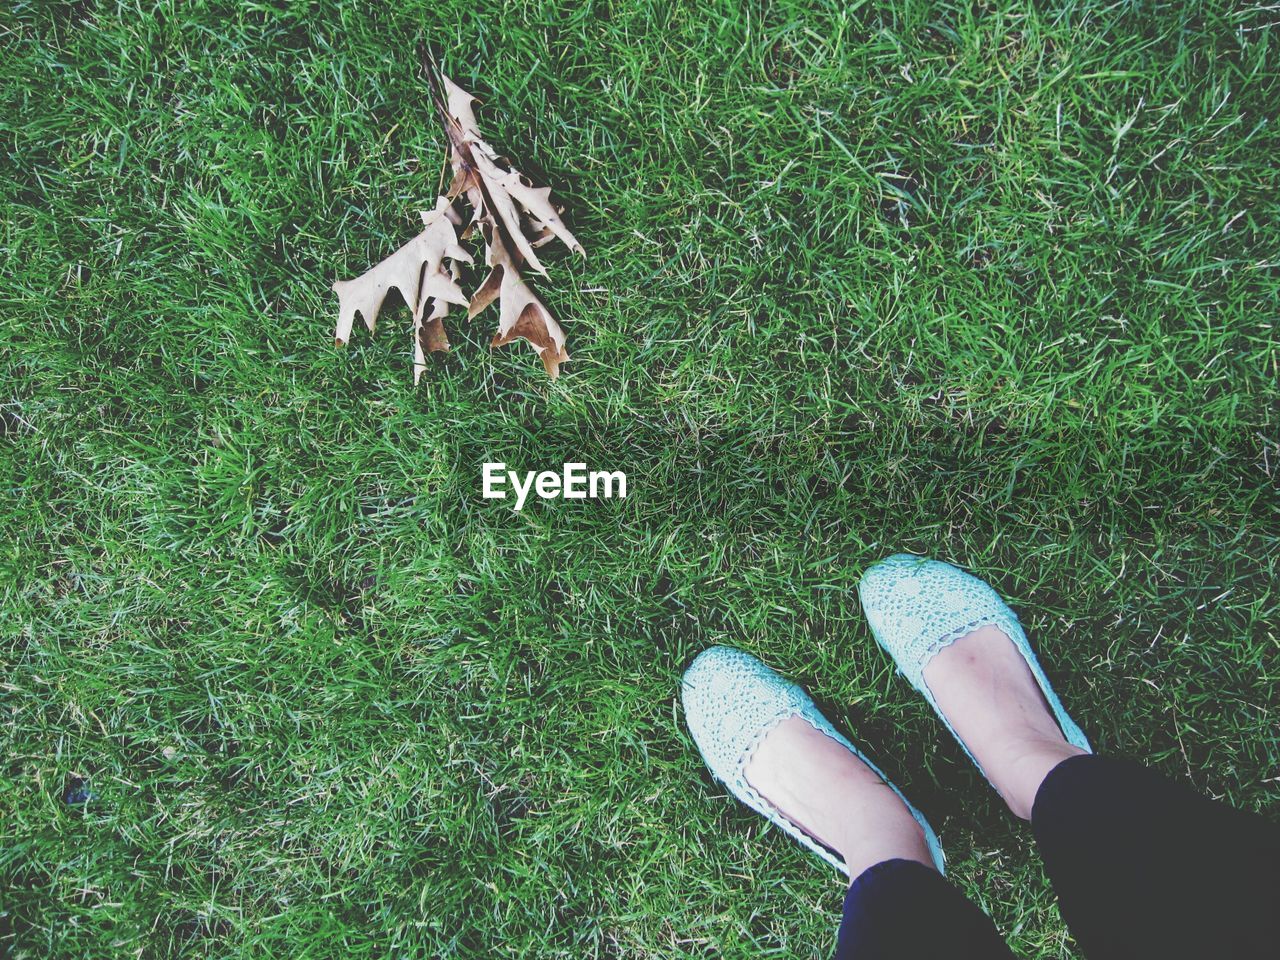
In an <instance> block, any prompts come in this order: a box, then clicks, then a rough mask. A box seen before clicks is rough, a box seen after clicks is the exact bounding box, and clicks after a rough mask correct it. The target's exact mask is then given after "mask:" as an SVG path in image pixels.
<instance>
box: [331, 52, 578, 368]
mask: <svg viewBox="0 0 1280 960" xmlns="http://www.w3.org/2000/svg"><path fill="white" fill-rule="evenodd" d="M430 69H431V71H432V74H433V79H434V81H435V94H436V96H435V100H436V105H437V108H438V109H439V111H440V113H441V115H442V117H443V119H444V125H445V130H446V133H447V135H448V139H449V148H450V149H449V159H450V165H451V167H452V169H453V174H454V177H453V183H452V185H451V186H450V188H449V192H448V194H447V195H446V196H442V197H439V198H437V200H436V207H435V209H434V210H432V211H430V212H426V213H423V214H422V220H423V226H424V229H423V231H422V233H420V234H418V236H416V237H414V238H413V239H412V240H410V241H409V242H408V243H407V244H405V245H404V246H403V247H401V248H400V249H399V250H397V251H396V252H395V253H393V254H392V255H391V256H389V257H388V258H387V259H386V260H383V261H382V262H381V263H379V264H378V265H377V266H375V267H373V268H372V269H371V270H369V271H367V272H366V273H364V274H363V275H361V276H360V277H357V278H356V279H355V280H345V281H338V282H337V283H335V284H334V285H333V289H334V290H335V291H336V292H337V294H338V300H339V311H338V312H339V318H338V327H337V330H336V331H335V334H334V339H335V341H336V342H337V343H338V344H339V345H341V344H343V343H346V342H347V340H348V339H349V338H350V335H351V327H352V325H353V323H354V321H355V315H356V314H357V313H359V314H360V315H361V316H363V317H364V320H365V323H366V324H367V325H368V327H369V330H370V332H371V333H372V332H373V330H374V325H375V323H376V321H377V317H378V311H379V309H380V308H381V306H382V303H383V301H384V299H385V298H386V295H387V293H388V292H389V291H390V290H391V289H392V288H393V287H394V288H396V289H398V290H399V291H400V293H401V295H402V296H403V297H404V299H405V302H406V303H407V304H409V306H410V308H411V309H412V311H413V365H414V383H417V382H418V379H419V377H421V375H422V371H423V370H424V369H425V365H426V354H428V353H430V352H432V351H435V350H447V349H448V347H449V340H448V336H447V334H446V332H445V329H444V323H443V321H444V319H445V318H446V317H447V316H448V315H449V308H450V305H459V306H467V308H468V310H467V315H468V317H469V318H470V317H474V316H476V315H477V314H478V313H480V312H481V311H483V310H484V309H485V307H487V306H489V305H490V304H491V303H493V302H494V301H495V300H497V301H498V332H497V334H496V335H495V336H494V338H493V340H492V342H491V346H495V347H500V346H503V345H505V344H507V343H510V342H511V341H512V340H515V339H523V340H525V341H527V342H528V343H530V344H531V345H532V346H533V348H534V349H535V350H536V351H537V352H538V355H539V357H540V358H541V359H542V363H543V366H544V367H545V368H546V371H547V373H548V374H549V375H550V376H551V377H552V378H553V379H554V378H555V377H557V376H558V375H559V371H560V364H562V363H564V362H565V361H567V360H568V359H569V354H568V351H567V350H566V349H565V336H564V331H563V330H561V328H560V325H559V323H557V322H556V319H555V317H554V316H553V315H552V313H551V311H550V310H548V309H547V306H546V304H544V303H543V302H542V301H541V300H540V299H539V298H538V297H537V295H536V294H535V293H534V292H533V290H532V289H531V288H530V287H529V285H528V283H526V282H525V279H524V277H523V276H522V272H523V271H524V270H525V269H526V268H527V269H529V270H532V271H533V272H535V273H539V274H542V275H543V276H545V275H546V272H547V271H546V268H545V267H544V266H543V264H542V262H541V261H540V260H539V259H538V255H537V253H536V252H535V250H536V248H538V247H541V246H543V245H544V244H546V243H548V242H550V241H551V240H552V239H555V238H559V239H560V240H561V241H562V242H563V243H564V244H565V246H567V247H568V248H569V249H570V250H572V251H574V252H576V253H579V254H582V255H583V256H585V255H586V252H585V251H584V250H583V248H582V244H580V243H579V242H578V240H577V238H576V237H574V235H573V233H572V232H570V230H569V228H568V227H567V226H566V225H565V223H564V220H563V219H562V218H561V213H562V212H563V208H561V207H558V206H556V205H555V204H554V203H553V202H552V200H551V190H550V188H547V187H537V186H535V185H534V183H533V181H531V180H530V179H529V178H528V177H527V176H525V175H524V174H523V173H521V172H520V170H518V169H517V168H516V167H515V166H514V165H513V164H512V163H511V161H510V160H508V159H507V158H505V157H502V156H499V155H498V153H497V152H496V151H495V150H494V149H493V148H492V147H491V146H490V145H489V144H488V143H487V142H486V141H485V140H484V138H483V137H482V136H481V135H480V131H479V128H478V126H477V124H476V118H475V110H474V106H473V105H474V104H476V103H478V102H479V101H478V100H477V99H476V98H475V97H474V96H472V95H471V94H470V93H468V92H467V91H466V90H463V89H462V88H461V87H460V86H458V85H457V84H456V83H454V82H453V81H452V80H451V79H449V77H447V76H445V75H444V73H442V72H440V71H439V70H438V69H437V68H435V65H434V63H432V64H431V65H430ZM460 196H465V198H466V201H467V203H468V204H469V205H470V207H471V219H470V220H469V221H468V222H467V223H466V224H465V225H464V224H463V219H462V216H461V215H460V214H459V212H458V209H457V207H456V206H455V205H454V204H455V201H456V200H457V199H458V198H459V197H460ZM459 227H461V228H462V230H461V233H459V232H458V228H459ZM476 232H479V233H480V234H481V236H482V237H483V239H484V244H485V265H486V266H487V267H488V268H489V273H488V275H487V276H486V277H485V279H484V280H483V281H482V282H481V284H480V286H479V287H478V288H477V289H476V292H475V293H474V294H473V295H472V296H471V297H470V298H469V299H468V298H467V297H466V296H465V295H464V294H463V292H462V289H461V288H460V287H459V286H458V281H459V278H460V270H459V265H460V264H462V263H472V258H471V256H470V255H469V254H468V253H467V252H466V251H465V250H464V249H463V248H462V247H461V246H460V245H459V240H460V239H461V240H466V239H468V238H469V237H472V236H473V235H474V234H475V233H476Z"/></svg>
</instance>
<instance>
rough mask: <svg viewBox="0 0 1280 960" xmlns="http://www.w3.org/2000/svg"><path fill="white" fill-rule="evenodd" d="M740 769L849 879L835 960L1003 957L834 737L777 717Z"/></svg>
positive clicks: (985, 926)
mask: <svg viewBox="0 0 1280 960" xmlns="http://www.w3.org/2000/svg"><path fill="white" fill-rule="evenodd" d="M744 772H745V774H746V778H747V781H748V782H749V783H750V784H751V786H752V788H753V789H755V790H756V791H757V792H758V793H759V794H760V795H761V796H763V797H765V798H766V799H767V800H768V801H769V802H770V803H771V804H773V805H774V807H776V808H777V809H778V810H780V811H781V812H782V813H783V814H784V815H785V816H786V817H787V819H788V820H790V821H791V822H792V823H793V824H795V825H796V826H798V827H800V828H801V829H803V830H804V831H805V832H806V833H808V834H809V836H811V837H813V838H814V839H816V840H818V841H819V842H820V843H822V844H823V845H824V846H826V847H828V848H830V849H832V850H834V851H836V852H837V853H838V854H839V855H840V857H841V859H842V860H843V861H844V863H845V865H846V868H847V870H848V873H849V876H850V877H852V878H853V882H852V883H851V885H850V887H849V891H848V894H847V895H846V897H845V902H844V919H843V920H842V922H841V925H840V933H839V937H838V941H837V948H836V957H837V958H838V960H877V958H881V957H883V958H894V960H915V958H917V957H918V958H921V960H924V958H931V960H932V958H935V957H938V956H947V957H956V958H961V957H963V958H969V957H972V958H974V960H979V958H981V960H987V958H990V960H1007V958H1009V957H1011V956H1012V954H1010V953H1009V950H1008V948H1007V947H1006V946H1005V944H1004V942H1003V941H1002V940H1001V939H1000V935H999V934H998V933H997V932H996V929H995V925H994V924H993V923H992V922H991V919H990V918H989V917H988V916H987V915H986V914H984V913H983V912H982V911H981V910H980V909H978V907H977V906H975V905H974V904H973V903H971V902H970V901H969V900H967V899H965V897H964V895H963V894H961V893H960V891H959V890H957V889H956V888H955V887H954V886H952V885H951V884H950V883H948V882H947V881H946V880H944V879H943V878H942V875H941V874H939V873H938V871H937V870H936V869H935V868H934V866H933V858H932V857H931V856H930V854H929V848H928V845H927V844H926V843H925V839H924V834H923V832H922V830H921V827H920V824H919V823H917V822H916V820H915V818H914V817H912V816H911V813H910V811H909V810H908V809H907V806H906V804H905V803H903V801H902V799H901V798H900V797H899V796H898V795H897V794H896V793H895V792H894V791H893V790H892V788H890V787H889V786H888V785H887V784H886V783H885V782H884V781H883V780H881V779H880V777H878V776H877V775H876V774H875V772H874V771H873V770H871V768H870V767H868V766H867V765H866V764H864V763H862V762H861V761H860V760H859V759H858V758H857V757H855V756H854V755H853V754H852V753H850V752H849V751H848V750H846V749H845V748H844V747H842V746H841V745H840V744H838V743H837V742H836V741H834V740H832V739H831V738H830V737H828V736H826V735H825V734H823V733H821V732H820V731H818V730H815V729H814V728H813V727H812V726H811V725H810V724H809V723H807V722H805V721H804V720H802V719H799V718H796V717H793V718H791V719H789V720H784V721H783V722H782V723H780V724H778V725H777V726H776V727H774V729H773V730H772V731H770V733H769V734H768V735H767V736H766V737H765V738H764V740H763V741H762V742H761V743H760V745H759V746H758V747H757V748H756V751H755V753H754V754H753V755H752V757H751V760H750V762H749V763H748V764H747V766H746V769H745V771H744Z"/></svg>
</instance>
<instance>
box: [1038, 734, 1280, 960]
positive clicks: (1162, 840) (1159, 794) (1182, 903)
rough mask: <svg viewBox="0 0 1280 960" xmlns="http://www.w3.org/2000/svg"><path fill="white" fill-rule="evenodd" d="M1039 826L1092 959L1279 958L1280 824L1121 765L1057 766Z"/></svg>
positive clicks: (1104, 760)
mask: <svg viewBox="0 0 1280 960" xmlns="http://www.w3.org/2000/svg"><path fill="white" fill-rule="evenodd" d="M1031 826H1032V829H1033V830H1034V832H1035V836H1036V842H1037V845H1038V846H1039V848H1040V852H1041V855H1042V856H1043V857H1044V862H1045V868H1046V870H1047V871H1048V873H1049V876H1050V878H1051V879H1052V880H1053V887H1054V890H1055V891H1056V892H1057V894H1058V900H1059V901H1060V903H1061V906H1062V915H1063V917H1064V918H1065V919H1066V921H1067V925H1068V926H1069V927H1070V928H1071V932H1072V934H1073V935H1074V936H1075V938H1076V940H1077V941H1078V942H1079V944H1080V946H1081V949H1082V950H1083V951H1084V954H1085V956H1086V957H1088V958H1089V960H1120V958H1124V960H1143V958H1148V957H1150V958H1156V957H1158V958H1160V960H1179V958H1184V957H1185V958H1188V960H1189V958H1193V957H1194V958H1197V960H1199V958H1204V957H1231V958H1233V960H1248V958H1255V957H1257V958H1261V957H1267V958H1273V960H1274V958H1275V957H1280V828H1278V827H1277V826H1276V825H1275V824H1272V823H1269V822H1268V821H1266V820H1264V819H1263V818H1261V817H1258V816H1254V815H1251V814H1247V813H1244V812H1242V811H1240V810H1236V809H1234V808H1232V807H1229V806H1227V805H1226V804H1223V803H1219V802H1216V801H1213V800H1210V799H1208V798H1207V797H1204V796H1201V795H1200V794H1198V793H1196V792H1195V791H1194V790H1192V789H1191V788H1190V787H1187V786H1185V785H1183V784H1180V783H1175V782H1174V781H1171V780H1166V779H1165V778H1164V777H1162V776H1160V775H1159V774H1157V773H1155V772H1154V771H1151V770H1148V769H1146V768H1145V767H1142V766H1139V765H1138V764H1135V763H1130V762H1127V761H1124V760H1115V759H1111V758H1108V757H1094V756H1083V757H1075V758H1072V759H1069V760H1065V761H1063V762H1062V763H1060V764H1059V765H1058V766H1056V767H1055V768H1054V769H1053V770H1052V771H1050V773H1049V774H1048V776H1047V777H1046V778H1045V780H1044V783H1043V784H1041V786H1040V788H1039V791H1038V793H1037V794H1036V799H1035V805H1034V807H1033V810H1032V815H1031Z"/></svg>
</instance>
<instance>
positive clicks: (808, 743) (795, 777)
mask: <svg viewBox="0 0 1280 960" xmlns="http://www.w3.org/2000/svg"><path fill="white" fill-rule="evenodd" d="M743 773H744V774H745V775H746V778H747V782H748V783H750V784H751V786H752V787H754V788H755V790H756V791H757V792H758V793H759V794H760V795H761V796H762V797H764V798H765V799H766V800H768V801H769V802H770V803H771V804H773V806H774V807H775V808H776V809H778V810H780V811H781V812H782V814H783V815H784V816H785V817H786V818H787V819H788V820H790V821H791V822H792V823H793V824H795V825H796V826H797V827H799V828H800V829H801V830H803V831H804V832H805V833H807V834H808V835H809V836H811V837H813V839H815V840H817V841H818V842H819V843H821V844H822V845H823V846H825V847H827V848H828V849H830V850H834V851H835V852H836V853H838V854H839V855H840V859H841V860H843V861H844V864H845V870H846V872H847V873H848V874H849V876H850V877H856V876H857V875H858V874H860V873H862V871H863V870H865V869H867V867H869V866H871V865H872V864H875V863H879V862H880V861H881V860H890V859H894V858H901V859H905V860H914V861H916V862H918V863H921V864H925V865H926V866H928V868H929V869H930V870H932V869H933V858H932V856H930V854H929V847H928V845H927V844H926V843H925V839H924V831H923V830H922V829H921V828H920V824H919V823H917V822H916V820H915V818H914V817H913V816H911V811H909V810H908V809H907V805H906V804H905V803H903V802H902V798H901V797H899V796H898V795H897V794H896V793H894V791H893V788H892V787H890V786H889V785H888V784H887V783H885V782H884V781H883V780H881V779H880V777H878V776H876V774H875V771H873V770H872V769H871V768H870V767H868V766H867V765H866V764H865V763H863V762H862V761H861V760H859V759H858V758H857V757H855V756H854V755H853V754H852V753H850V752H849V751H848V750H846V749H845V748H844V747H843V746H842V745H841V744H839V743H837V742H836V741H835V740H832V739H831V738H830V737H828V736H827V735H826V734H825V733H822V732H821V731H819V730H816V729H814V727H813V726H812V725H811V724H809V723H808V722H806V721H805V720H802V719H801V718H799V717H792V718H790V719H789V720H783V721H782V722H781V723H779V724H778V725H777V726H776V727H774V728H773V729H772V730H771V731H770V732H769V734H768V736H766V737H765V738H764V740H763V741H761V743H760V745H759V746H758V747H756V750H755V753H753V754H752V755H751V760H750V762H749V763H748V764H747V766H746V768H745V769H744V770H743Z"/></svg>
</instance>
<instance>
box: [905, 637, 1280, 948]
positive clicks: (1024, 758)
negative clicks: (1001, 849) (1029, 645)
mask: <svg viewBox="0 0 1280 960" xmlns="http://www.w3.org/2000/svg"><path fill="white" fill-rule="evenodd" d="M924 677H925V680H926V682H927V683H928V684H929V689H930V690H931V691H932V693H933V695H934V698H935V699H936V701H937V703H938V707H939V709H940V710H941V711H942V712H943V714H944V715H945V716H946V717H947V719H948V721H949V722H950V723H951V724H952V726H953V727H954V728H955V730H956V732H957V734H958V735H959V736H960V739H961V740H963V741H964V744H965V746H966V747H967V748H968V749H969V751H970V752H971V753H972V754H973V756H974V757H975V758H976V759H977V761H978V763H979V764H980V765H981V767H982V770H983V772H984V773H985V774H986V775H987V777H988V778H989V779H990V780H991V782H992V784H993V785H994V786H995V788H996V789H997V790H998V791H999V793H1000V795H1001V796H1002V797H1003V798H1004V800H1005V802H1006V803H1007V804H1008V805H1009V809H1010V810H1012V811H1013V812H1014V813H1015V814H1016V815H1018V816H1020V817H1022V818H1024V819H1030V820H1031V821H1032V828H1033V830H1034V832H1035V836H1036V839H1037V842H1038V844H1039V846H1040V849H1041V851H1042V854H1043V856H1044V860H1045V866H1046V869H1047V872H1048V873H1049V876H1050V879H1051V880H1052V882H1053V886H1054V889H1055V891H1056V892H1057V894H1058V897H1059V900H1060V902H1061V905H1062V913H1063V917H1064V918H1065V919H1066V921H1067V925H1068V927H1069V928H1070V929H1071V932H1072V934H1073V935H1074V936H1075V937H1076V939H1077V940H1078V941H1079V943H1080V944H1081V947H1082V948H1083V950H1084V952H1085V955H1086V956H1087V957H1088V958H1089V960H1112V958H1121V957H1123V958H1126V960H1143V958H1148V957H1150V958H1156V957H1159V958H1161V960H1169V958H1181V957H1197V958H1199V957H1207V956H1231V957H1240V958H1246V957H1254V956H1268V957H1276V956H1280V924H1278V922H1277V917H1278V916H1280V913H1278V912H1277V908H1276V905H1277V904H1280V840H1278V839H1277V834H1278V833H1280V831H1278V830H1277V828H1276V827H1275V826H1274V825H1271V824H1269V823H1267V822H1266V821H1264V820H1262V819H1261V818H1259V817H1254V816H1250V815H1247V814H1244V813H1241V812H1240V811H1237V810H1233V809H1231V808H1229V807H1227V806H1225V805H1223V804H1220V803H1215V802H1214V801H1211V800H1208V799H1206V798H1204V797H1201V796H1199V795H1198V794H1196V793H1195V792H1194V791H1191V790H1190V789H1188V788H1186V787H1183V786H1180V785H1177V784H1174V783H1172V782H1170V781H1167V780H1165V779H1164V778H1162V777H1159V776H1158V775H1156V774H1154V773H1152V772H1150V771H1148V770H1145V769H1144V768H1142V767H1140V766H1138V765H1136V764H1131V763H1127V762H1124V761H1119V760H1111V759H1107V758H1102V757H1095V756H1092V755H1089V754H1085V753H1084V751H1082V750H1080V749H1079V748H1077V747H1074V746H1072V745H1071V744H1069V743H1067V742H1066V740H1065V738H1064V737H1063V736H1062V733H1061V730H1060V729H1058V727H1057V724H1056V722H1055V721H1054V719H1053V717H1052V715H1051V713H1050V711H1049V708H1048V705H1047V704H1046V703H1045V701H1044V698H1043V696H1042V695H1041V693H1040V689H1039V687H1038V686H1037V685H1036V683H1035V680H1034V678H1033V677H1032V676H1031V673H1030V671H1029V670H1028V669H1027V667H1026V664H1025V662H1024V661H1023V660H1022V657H1021V655H1020V654H1019V653H1018V651H1017V650H1016V649H1015V648H1014V646H1013V644H1012V642H1011V641H1009V639H1008V638H1007V637H1006V636H1004V634H1002V633H1001V632H1000V630H999V629H998V628H996V627H992V626H988V627H983V628H981V629H979V630H975V631H974V632H973V633H971V634H969V635H968V636H965V637H963V638H961V639H960V640H958V641H956V642H955V643H954V644H952V645H951V646H949V647H947V648H945V649H943V650H941V651H939V652H938V653H937V654H936V655H935V656H934V657H933V659H932V660H931V661H930V662H929V663H928V665H927V666H926V667H925V670H924Z"/></svg>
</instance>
